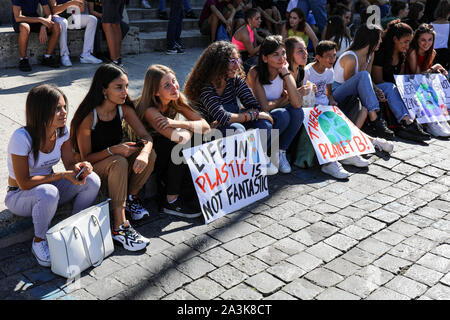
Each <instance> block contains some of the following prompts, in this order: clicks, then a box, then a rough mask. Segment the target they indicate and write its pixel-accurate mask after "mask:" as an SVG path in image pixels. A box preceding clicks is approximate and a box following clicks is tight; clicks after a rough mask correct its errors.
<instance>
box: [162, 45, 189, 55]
mask: <svg viewBox="0 0 450 320" xmlns="http://www.w3.org/2000/svg"><path fill="white" fill-rule="evenodd" d="M184 53H185V52H184V50H183V49H181V48H180V47H177V46H174V47H173V48H172V49H167V50H166V54H184Z"/></svg>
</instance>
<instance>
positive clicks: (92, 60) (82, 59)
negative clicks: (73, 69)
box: [80, 53, 103, 64]
mask: <svg viewBox="0 0 450 320" xmlns="http://www.w3.org/2000/svg"><path fill="white" fill-rule="evenodd" d="M80 62H81V63H93V64H99V63H102V62H103V60H100V59H97V58H96V57H94V56H93V55H92V54H90V53H88V54H86V55H85V56H80Z"/></svg>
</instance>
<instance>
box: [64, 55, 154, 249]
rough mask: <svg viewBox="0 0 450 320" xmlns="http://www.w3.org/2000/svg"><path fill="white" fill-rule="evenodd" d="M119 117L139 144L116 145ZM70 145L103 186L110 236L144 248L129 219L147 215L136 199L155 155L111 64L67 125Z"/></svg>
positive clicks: (122, 75)
mask: <svg viewBox="0 0 450 320" xmlns="http://www.w3.org/2000/svg"><path fill="white" fill-rule="evenodd" d="M122 118H123V119H124V120H125V121H126V122H127V123H128V124H129V125H130V127H131V128H132V129H133V130H134V132H135V133H136V135H137V136H138V137H139V138H140V139H141V140H142V142H141V144H142V146H139V145H137V144H136V142H122V139H123V137H122ZM71 140H72V144H73V146H74V149H75V151H77V152H79V153H80V156H81V158H82V159H89V161H90V162H91V163H92V164H93V166H94V171H95V172H96V173H97V174H98V175H99V176H100V177H101V179H102V181H103V182H107V183H108V193H109V197H110V198H111V201H110V204H109V207H110V210H111V213H112V216H113V231H112V237H113V239H114V240H116V241H119V242H121V243H122V245H123V246H124V248H125V249H127V250H130V251H137V250H141V249H144V248H145V247H146V246H147V245H148V243H149V240H148V239H146V238H145V237H143V236H141V235H140V234H139V233H137V232H136V231H135V230H134V229H133V228H132V227H131V225H130V223H129V222H128V220H127V219H126V217H125V210H126V211H127V212H129V213H130V216H131V219H132V220H140V219H142V218H143V217H145V216H149V212H148V211H147V210H146V209H145V208H144V206H143V205H142V203H141V202H140V200H139V198H138V197H137V194H138V192H139V190H140V189H141V188H142V187H143V185H144V184H145V182H146V181H147V179H148V177H149V176H150V174H151V173H152V171H153V167H154V162H155V159H156V154H155V152H154V151H153V141H152V137H151V136H150V134H149V133H148V132H147V130H146V129H145V127H144V125H143V124H142V122H141V121H140V120H139V118H138V117H137V115H136V112H135V110H134V108H133V103H132V102H131V100H130V99H129V97H128V75H127V74H126V72H125V70H124V69H122V68H121V67H119V66H116V65H114V64H104V65H102V66H100V67H99V68H98V69H97V71H96V72H95V75H94V78H93V80H92V84H91V87H90V89H89V92H88V93H87V95H86V97H85V98H84V100H83V101H82V102H81V104H80V106H79V107H78V109H77V111H76V113H75V115H74V117H73V119H72V123H71Z"/></svg>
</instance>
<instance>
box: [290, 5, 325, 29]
mask: <svg viewBox="0 0 450 320" xmlns="http://www.w3.org/2000/svg"><path fill="white" fill-rule="evenodd" d="M298 1H299V3H298V5H297V7H299V8H300V9H302V11H303V12H304V13H305V16H306V17H307V16H308V13H309V10H312V13H313V15H314V18H315V19H316V22H317V26H318V27H319V33H320V34H322V31H323V28H325V25H326V24H327V0H298Z"/></svg>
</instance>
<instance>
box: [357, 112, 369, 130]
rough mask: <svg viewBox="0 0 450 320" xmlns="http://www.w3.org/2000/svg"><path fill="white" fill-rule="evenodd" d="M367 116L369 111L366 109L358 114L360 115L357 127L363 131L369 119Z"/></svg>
mask: <svg viewBox="0 0 450 320" xmlns="http://www.w3.org/2000/svg"><path fill="white" fill-rule="evenodd" d="M367 115H368V111H367V109H366V108H362V110H360V111H359V112H358V115H357V116H356V121H355V125H356V126H357V127H358V128H359V129H361V128H362V126H363V125H364V122H366V119H367Z"/></svg>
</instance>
